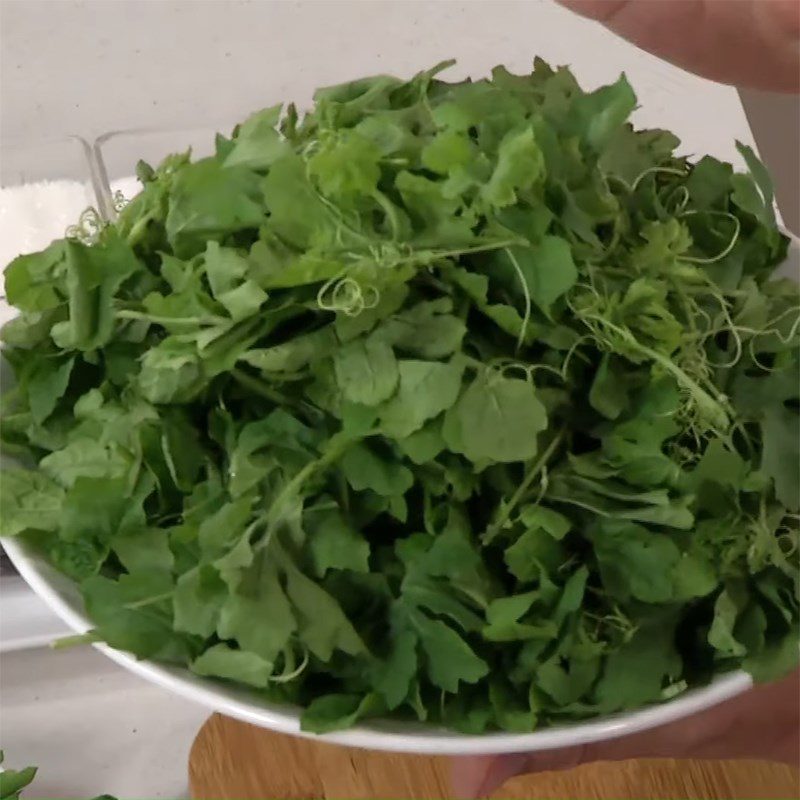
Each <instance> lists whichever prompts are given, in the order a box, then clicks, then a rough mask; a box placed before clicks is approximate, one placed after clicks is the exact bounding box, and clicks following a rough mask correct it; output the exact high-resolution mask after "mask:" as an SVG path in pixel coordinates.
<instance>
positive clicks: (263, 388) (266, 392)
mask: <svg viewBox="0 0 800 800" xmlns="http://www.w3.org/2000/svg"><path fill="white" fill-rule="evenodd" d="M231 376H232V377H233V378H234V380H235V381H236V382H237V383H238V384H240V385H242V386H243V387H244V388H245V389H249V390H250V391H251V392H254V393H255V394H257V395H258V396H259V397H263V398H264V399H265V400H269V401H270V402H271V403H275V405H278V406H290V405H293V404H292V402H291V401H290V400H289V398H288V397H286V396H285V395H284V394H282V393H281V392H279V391H277V390H276V389H273V388H272V387H271V386H268V385H267V384H266V383H264V381H262V380H259V379H258V378H256V377H254V376H253V375H248V374H247V373H246V372H244V371H243V370H241V369H237V368H236V367H234V368H233V369H232V370H231Z"/></svg>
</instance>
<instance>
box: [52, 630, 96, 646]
mask: <svg viewBox="0 0 800 800" xmlns="http://www.w3.org/2000/svg"><path fill="white" fill-rule="evenodd" d="M100 641H102V639H101V638H100V637H99V636H98V635H97V632H96V631H86V633H76V634H75V635H74V636H62V637H61V638H60V639H56V640H55V641H54V642H52V644H51V645H50V647H51V648H52V649H53V650H66V649H67V648H68V647H77V646H78V645H82V644H94V643H95V642H100Z"/></svg>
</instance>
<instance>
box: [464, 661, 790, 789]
mask: <svg viewBox="0 0 800 800" xmlns="http://www.w3.org/2000/svg"><path fill="white" fill-rule="evenodd" d="M631 758H694V759H720V758H724V759H742V758H747V759H764V760H767V761H780V762H782V763H785V764H789V765H791V766H794V767H797V766H798V760H800V670H798V671H796V672H794V673H793V674H792V675H790V676H788V677H786V678H784V679H783V680H781V681H777V682H776V683H770V684H762V685H760V686H757V687H755V688H754V689H751V690H750V691H749V692H746V693H745V694H742V695H739V696H738V697H734V698H732V699H731V700H728V701H726V702H724V703H720V705H718V706H715V707H714V708H710V709H708V710H707V711H702V712H700V713H699V714H695V715H694V716H691V717H687V718H685V719H681V720H678V721H676V722H672V723H669V724H668V725H662V726H661V727H658V728H652V729H651V730H648V731H644V732H642V733H637V734H633V735H630V736H623V737H620V738H619V739H610V740H605V741H602V742H594V743H592V744H587V745H581V746H578V747H570V748H564V749H560V750H545V751H542V752H539V753H516V754H513V755H504V756H476V757H461V758H456V759H453V763H452V784H453V791H454V793H455V796H456V797H463V798H475V797H487V796H489V795H490V794H491V793H492V792H493V791H494V790H495V789H497V788H498V787H499V786H501V785H502V784H503V783H505V781H507V780H508V779H509V778H511V777H513V776H514V775H522V774H525V773H529V772H546V771H549V770H562V769H571V768H573V767H577V766H579V765H580V764H586V763H590V762H593V761H625V760H627V759H631Z"/></svg>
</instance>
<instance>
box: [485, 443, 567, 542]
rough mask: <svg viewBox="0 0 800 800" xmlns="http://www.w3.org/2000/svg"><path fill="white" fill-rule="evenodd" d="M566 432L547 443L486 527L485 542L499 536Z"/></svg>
mask: <svg viewBox="0 0 800 800" xmlns="http://www.w3.org/2000/svg"><path fill="white" fill-rule="evenodd" d="M565 433H566V430H565V429H564V428H562V429H561V430H560V431H559V432H558V433H557V434H556V435H555V436H554V437H553V440H552V441H551V442H550V444H549V445H547V447H546V448H545V450H544V452H543V453H542V454H541V455H540V456H539V458H537V459H536V461H535V462H534V463H533V466H532V467H531V468H530V470H529V471H528V473H527V474H526V475H525V477H524V478H523V479H522V483H520V485H519V486H518V487H517V489H516V491H515V492H514V494H513V495H511V497H510V499H509V501H508V502H507V503H506V504H505V505H504V506H503V507H502V508H501V510H500V511H499V513H498V515H497V518H496V519H495V521H494V522H492V523H491V525H489V526H488V527H487V528H486V532H485V533H484V534H483V536H482V537H481V539H482V541H483V543H484V544H490V543H491V542H492V540H493V539H494V538H495V537H496V536H497V534H498V533H500V529H501V528H502V527H503V525H505V523H506V522H507V521H508V518H509V517H510V516H511V512H512V511H513V510H514V508H515V507H516V506H517V505H519V503H520V501H521V500H522V498H523V497H525V493H526V492H527V491H528V489H529V488H530V486H531V484H532V483H533V481H534V480H535V479H536V476H537V475H538V474H539V473H540V472H541V471H542V469H543V468H544V467H545V465H546V464H547V462H548V461H549V460H550V459H551V458H552V456H553V454H554V453H555V451H556V450H557V449H558V446H559V445H560V444H561V442H562V441H563V439H564V435H565Z"/></svg>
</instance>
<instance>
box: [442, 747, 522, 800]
mask: <svg viewBox="0 0 800 800" xmlns="http://www.w3.org/2000/svg"><path fill="white" fill-rule="evenodd" d="M529 758H530V756H529V755H528V754H527V753H513V754H511V755H502V756H466V757H459V758H454V759H452V761H451V762H450V781H451V784H452V787H453V796H454V797H457V798H459V800H462V799H463V800H473V798H477V797H486V796H487V795H489V794H491V793H492V792H493V791H494V790H495V789H496V788H497V787H498V786H502V785H503V784H504V783H505V782H506V781H507V780H508V779H509V778H511V777H513V776H514V775H518V774H519V773H521V772H525V770H526V768H527V766H528V761H529Z"/></svg>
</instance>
